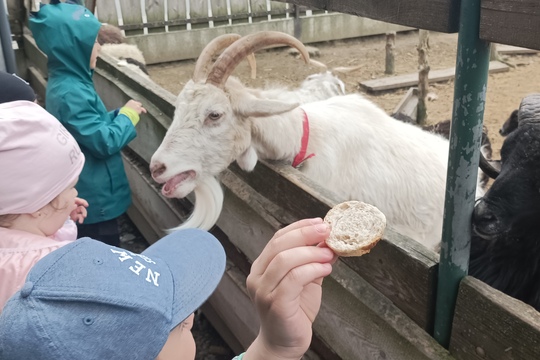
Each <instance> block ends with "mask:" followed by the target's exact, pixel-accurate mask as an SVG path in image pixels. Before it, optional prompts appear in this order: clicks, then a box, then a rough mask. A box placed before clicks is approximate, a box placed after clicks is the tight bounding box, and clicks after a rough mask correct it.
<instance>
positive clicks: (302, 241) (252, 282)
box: [244, 218, 337, 360]
mask: <svg viewBox="0 0 540 360" xmlns="http://www.w3.org/2000/svg"><path fill="white" fill-rule="evenodd" d="M329 234H330V229H329V228H328V226H327V225H326V224H324V223H323V222H322V220H321V219H320V218H317V219H306V220H301V221H298V222H296V223H293V224H291V225H289V226H288V227H286V228H284V229H281V230H280V231H278V232H277V233H276V234H275V235H274V237H273V238H272V239H271V240H270V242H269V243H268V244H267V245H266V247H265V248H264V250H263V251H262V253H261V255H260V256H259V257H258V258H257V260H255V262H254V263H253V266H252V267H251V273H250V275H249V276H248V279H247V287H248V292H249V294H250V297H251V299H252V301H253V302H254V303H255V306H256V308H257V312H258V313H259V317H260V319H261V330H260V332H259V336H258V337H257V339H256V340H255V341H254V342H253V344H252V345H251V346H250V348H249V349H248V350H247V352H246V354H245V355H244V359H245V360H250V359H268V360H270V359H278V358H279V359H300V358H301V357H302V355H303V354H304V353H305V352H306V351H307V349H308V347H309V344H310V342H311V337H312V324H313V321H314V320H315V317H316V316H317V313H318V312H319V308H320V306H321V298H322V288H321V285H322V281H323V278H324V277H325V276H327V275H329V274H330V273H331V272H332V264H333V262H334V261H335V260H336V259H337V256H336V255H335V254H334V253H333V252H332V250H330V249H329V248H327V247H326V246H325V245H324V241H325V239H326V238H327V237H328V236H329ZM315 245H318V246H315Z"/></svg>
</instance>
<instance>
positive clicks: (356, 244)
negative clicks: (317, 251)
mask: <svg viewBox="0 0 540 360" xmlns="http://www.w3.org/2000/svg"><path fill="white" fill-rule="evenodd" d="M324 221H325V222H326V223H327V224H328V225H330V228H331V232H330V236H329V237H328V239H327V240H326V244H327V245H328V247H329V248H330V249H332V250H333V251H334V252H335V253H336V254H338V255H339V256H362V255H364V254H367V253H368V252H370V250H371V249H372V248H373V247H374V246H375V245H376V244H377V242H379V240H380V239H381V238H382V236H383V233H384V229H385V228H386V217H385V216H384V214H383V213H382V212H381V211H380V210H379V209H377V208H376V207H375V206H373V205H370V204H366V203H363V202H361V201H346V202H343V203H341V204H338V205H336V206H334V207H333V208H332V209H330V211H328V214H326V216H325V218H324Z"/></svg>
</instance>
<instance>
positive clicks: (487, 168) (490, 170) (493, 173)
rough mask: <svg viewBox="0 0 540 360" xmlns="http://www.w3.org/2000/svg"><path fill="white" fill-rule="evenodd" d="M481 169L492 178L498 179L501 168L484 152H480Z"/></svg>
mask: <svg viewBox="0 0 540 360" xmlns="http://www.w3.org/2000/svg"><path fill="white" fill-rule="evenodd" d="M478 166H479V167H480V169H482V171H483V172H484V173H485V174H486V175H487V176H489V177H490V178H492V179H496V178H497V176H499V173H500V172H501V171H500V170H498V169H496V168H495V167H494V166H493V165H491V163H490V162H489V161H488V160H487V159H486V158H485V157H484V154H482V152H480V163H479V164H478Z"/></svg>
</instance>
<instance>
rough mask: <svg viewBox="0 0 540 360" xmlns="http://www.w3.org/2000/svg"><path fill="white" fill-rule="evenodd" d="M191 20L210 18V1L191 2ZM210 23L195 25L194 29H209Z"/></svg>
mask: <svg viewBox="0 0 540 360" xmlns="http://www.w3.org/2000/svg"><path fill="white" fill-rule="evenodd" d="M189 18H190V19H197V18H208V1H207V0H195V1H193V0H190V8H189ZM208 26H209V23H201V24H193V25H192V29H196V28H207V27H208Z"/></svg>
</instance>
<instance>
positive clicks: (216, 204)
mask: <svg viewBox="0 0 540 360" xmlns="http://www.w3.org/2000/svg"><path fill="white" fill-rule="evenodd" d="M222 208H223V189H222V188H221V184H220V183H219V181H218V180H217V179H216V178H214V177H207V178H204V179H201V180H200V181H199V183H198V185H197V187H196V188H195V205H194V207H193V212H192V213H191V215H190V217H189V218H188V219H187V220H186V221H185V222H184V223H182V224H181V225H180V226H177V227H175V228H172V229H169V230H168V231H169V232H172V231H175V230H180V229H189V228H199V229H203V230H210V228H211V227H212V226H214V225H215V224H216V222H217V220H218V218H219V215H220V214H221V209H222Z"/></svg>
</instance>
